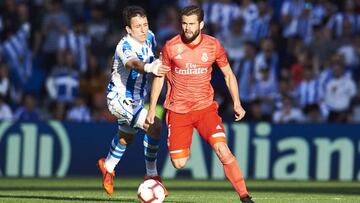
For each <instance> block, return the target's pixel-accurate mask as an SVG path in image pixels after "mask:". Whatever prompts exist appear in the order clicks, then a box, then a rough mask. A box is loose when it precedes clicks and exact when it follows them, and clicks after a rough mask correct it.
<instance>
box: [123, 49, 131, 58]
mask: <svg viewBox="0 0 360 203" xmlns="http://www.w3.org/2000/svg"><path fill="white" fill-rule="evenodd" d="M124 56H125V58H130V57H131V56H132V52H131V50H129V49H127V50H125V52H124Z"/></svg>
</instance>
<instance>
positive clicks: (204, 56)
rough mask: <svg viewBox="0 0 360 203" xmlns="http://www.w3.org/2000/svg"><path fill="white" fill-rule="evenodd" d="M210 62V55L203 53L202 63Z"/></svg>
mask: <svg viewBox="0 0 360 203" xmlns="http://www.w3.org/2000/svg"><path fill="white" fill-rule="evenodd" d="M208 60H209V57H208V55H207V53H205V52H204V53H202V55H201V61H202V62H207V61H208Z"/></svg>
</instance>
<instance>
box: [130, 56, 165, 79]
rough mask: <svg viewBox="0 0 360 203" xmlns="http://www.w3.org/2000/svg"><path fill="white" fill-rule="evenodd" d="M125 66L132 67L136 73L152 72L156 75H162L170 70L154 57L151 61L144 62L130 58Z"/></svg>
mask: <svg viewBox="0 0 360 203" xmlns="http://www.w3.org/2000/svg"><path fill="white" fill-rule="evenodd" d="M125 67H126V68H131V69H134V70H136V72H138V73H142V74H143V73H153V74H154V75H156V76H163V75H165V73H167V72H168V71H169V70H170V68H169V67H167V66H164V65H162V63H161V60H159V59H156V60H154V61H153V62H151V63H145V62H142V61H140V60H139V59H138V58H131V59H130V60H128V61H127V63H126V64H125Z"/></svg>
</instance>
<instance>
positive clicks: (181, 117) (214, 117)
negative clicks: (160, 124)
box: [166, 102, 226, 159]
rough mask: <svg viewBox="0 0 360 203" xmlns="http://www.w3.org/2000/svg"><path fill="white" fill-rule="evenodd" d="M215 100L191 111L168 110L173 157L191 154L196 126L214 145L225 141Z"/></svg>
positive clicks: (167, 122)
mask: <svg viewBox="0 0 360 203" xmlns="http://www.w3.org/2000/svg"><path fill="white" fill-rule="evenodd" d="M217 108H218V105H217V103H216V102H214V103H213V104H212V105H210V106H209V107H207V108H205V109H202V110H197V111H191V112H188V113H185V114H181V113H175V112H173V111H169V110H168V111H167V113H166V125H167V127H168V148H169V152H170V157H171V159H179V158H185V157H188V156H189V155H190V146H191V141H192V135H193V130H194V128H196V129H197V131H198V132H199V134H200V135H201V137H202V138H203V139H204V140H205V141H206V142H207V143H209V144H210V145H211V146H213V145H214V144H215V143H218V142H225V143H226V137H225V131H224V126H223V125H222V119H221V118H220V116H219V114H218V111H217Z"/></svg>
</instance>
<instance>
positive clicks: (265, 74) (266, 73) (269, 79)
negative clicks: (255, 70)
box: [251, 64, 278, 115]
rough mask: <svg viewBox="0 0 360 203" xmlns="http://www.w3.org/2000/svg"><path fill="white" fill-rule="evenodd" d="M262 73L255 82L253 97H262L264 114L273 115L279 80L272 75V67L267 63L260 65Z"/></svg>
mask: <svg viewBox="0 0 360 203" xmlns="http://www.w3.org/2000/svg"><path fill="white" fill-rule="evenodd" d="M260 74H261V77H260V79H256V80H255V82H254V85H253V89H252V94H251V98H253V99H260V101H261V110H262V112H263V114H265V115H271V113H272V111H273V106H274V99H275V96H276V94H277V91H278V90H277V80H276V78H275V77H273V76H272V75H271V73H270V68H269V67H268V66H267V65H266V64H263V66H261V67H260Z"/></svg>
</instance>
